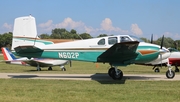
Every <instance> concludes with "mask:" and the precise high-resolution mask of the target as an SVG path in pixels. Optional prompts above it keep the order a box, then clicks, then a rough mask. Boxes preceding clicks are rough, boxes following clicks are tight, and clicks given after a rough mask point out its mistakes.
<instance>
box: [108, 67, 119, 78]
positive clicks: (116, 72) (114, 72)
mask: <svg viewBox="0 0 180 102" xmlns="http://www.w3.org/2000/svg"><path fill="white" fill-rule="evenodd" d="M108 74H109V76H110V77H112V78H113V79H114V80H121V79H122V78H123V72H122V71H121V70H120V69H117V67H111V68H110V69H109V71H108Z"/></svg>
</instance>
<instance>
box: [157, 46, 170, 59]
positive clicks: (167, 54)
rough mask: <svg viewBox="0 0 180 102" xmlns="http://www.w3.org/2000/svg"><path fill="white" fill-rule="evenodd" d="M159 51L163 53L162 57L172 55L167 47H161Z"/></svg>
mask: <svg viewBox="0 0 180 102" xmlns="http://www.w3.org/2000/svg"><path fill="white" fill-rule="evenodd" d="M159 52H160V55H162V59H166V58H168V57H169V56H170V55H171V53H170V51H169V50H168V49H166V48H165V47H163V48H162V49H160V50H159Z"/></svg>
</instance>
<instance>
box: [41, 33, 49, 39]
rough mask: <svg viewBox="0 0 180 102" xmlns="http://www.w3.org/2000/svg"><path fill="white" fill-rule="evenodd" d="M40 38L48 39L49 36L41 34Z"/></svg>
mask: <svg viewBox="0 0 180 102" xmlns="http://www.w3.org/2000/svg"><path fill="white" fill-rule="evenodd" d="M40 38H41V39H50V35H48V34H41V35H40Z"/></svg>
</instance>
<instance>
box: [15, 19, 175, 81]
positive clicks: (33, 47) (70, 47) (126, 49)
mask: <svg viewBox="0 0 180 102" xmlns="http://www.w3.org/2000/svg"><path fill="white" fill-rule="evenodd" d="M35 30H36V23H35V18H34V17H32V16H26V17H19V18H16V19H15V23H14V32H13V45H12V46H13V47H12V48H13V49H12V51H13V52H14V53H16V55H18V56H22V57H28V58H33V57H37V58H53V59H64V60H77V61H86V62H99V63H109V64H110V66H111V68H110V69H109V70H108V74H109V76H110V77H112V78H113V79H115V80H116V79H119V80H120V79H122V78H123V72H122V71H121V70H120V69H118V68H117V67H118V66H127V65H129V64H144V63H148V62H151V61H155V60H159V59H157V58H158V57H159V55H160V56H161V58H160V60H164V59H166V58H168V57H169V56H170V52H169V50H168V49H166V48H164V47H163V40H162V43H161V46H159V45H155V44H150V43H146V42H143V41H142V40H141V39H139V38H137V37H135V36H132V35H117V36H107V37H100V38H92V39H86V40H77V41H71V42H64V43H55V44H49V43H44V41H41V40H39V39H38V37H37V35H36V34H35V33H33V34H32V33H31V32H33V31H35ZM29 42H33V43H29ZM174 76H175V72H174V71H173V70H172V69H171V67H170V66H169V67H168V71H167V72H166V77H167V78H174Z"/></svg>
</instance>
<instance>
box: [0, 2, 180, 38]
mask: <svg viewBox="0 0 180 102" xmlns="http://www.w3.org/2000/svg"><path fill="white" fill-rule="evenodd" d="M179 5H180V0H0V34H3V33H6V32H13V25H14V19H15V18H17V17H22V16H29V15H30V14H31V15H32V16H33V17H35V19H36V25H37V33H38V35H40V34H51V31H52V29H55V28H65V29H66V30H68V31H70V30H71V29H74V30H76V31H77V33H79V34H81V33H89V34H90V35H91V36H93V37H97V36H98V35H100V34H107V35H118V34H130V35H135V36H137V37H145V38H147V39H150V37H151V34H153V36H154V39H158V38H160V37H162V36H163V35H164V36H165V37H171V38H172V39H173V40H180V6H179Z"/></svg>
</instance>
